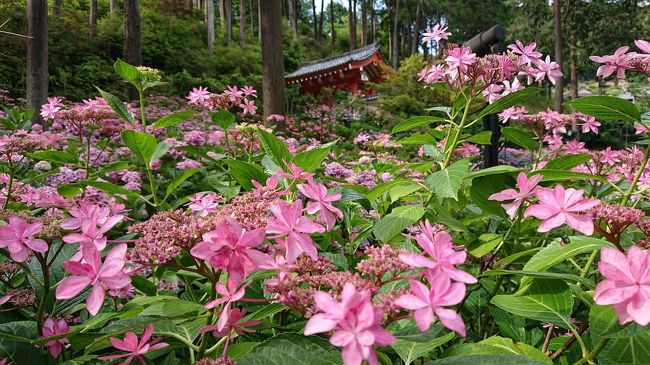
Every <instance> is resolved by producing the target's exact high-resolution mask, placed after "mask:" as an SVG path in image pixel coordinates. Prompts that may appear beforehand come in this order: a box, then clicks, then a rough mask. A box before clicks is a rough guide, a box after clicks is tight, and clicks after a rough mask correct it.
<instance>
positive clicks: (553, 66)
mask: <svg viewBox="0 0 650 365" xmlns="http://www.w3.org/2000/svg"><path fill="white" fill-rule="evenodd" d="M535 64H536V65H537V68H539V72H538V73H537V75H536V76H535V81H537V82H542V81H544V76H546V77H548V80H549V81H550V82H551V84H553V85H555V82H556V81H557V80H558V79H559V78H560V77H562V71H560V65H558V64H557V63H556V62H554V61H551V56H546V59H544V60H538V61H537V62H536V63H535Z"/></svg>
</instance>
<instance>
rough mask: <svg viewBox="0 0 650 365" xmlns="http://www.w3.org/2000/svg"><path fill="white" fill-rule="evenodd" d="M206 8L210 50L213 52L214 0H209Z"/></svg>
mask: <svg viewBox="0 0 650 365" xmlns="http://www.w3.org/2000/svg"><path fill="white" fill-rule="evenodd" d="M205 10H206V12H207V23H208V24H207V25H208V52H210V53H212V51H213V50H214V0H207V3H206V4H205Z"/></svg>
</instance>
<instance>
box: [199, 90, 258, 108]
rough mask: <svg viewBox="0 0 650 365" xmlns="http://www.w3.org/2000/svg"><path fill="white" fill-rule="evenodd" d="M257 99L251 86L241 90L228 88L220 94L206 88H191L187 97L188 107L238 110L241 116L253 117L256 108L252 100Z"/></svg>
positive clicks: (255, 91)
mask: <svg viewBox="0 0 650 365" xmlns="http://www.w3.org/2000/svg"><path fill="white" fill-rule="evenodd" d="M250 98H252V99H254V98H257V90H255V89H254V88H253V87H251V86H244V87H242V88H241V89H240V88H238V87H237V86H228V87H227V88H226V90H224V91H223V92H222V93H220V94H217V93H212V92H210V91H208V89H207V88H204V87H198V88H193V89H192V91H190V93H189V95H188V96H187V100H189V104H190V105H197V106H201V107H205V108H208V109H209V110H214V109H217V110H218V109H232V108H234V107H237V108H240V109H241V111H242V114H243V115H247V114H249V115H255V114H256V113H257V107H256V106H255V102H254V101H253V100H252V99H250Z"/></svg>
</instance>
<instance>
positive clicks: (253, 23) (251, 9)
mask: <svg viewBox="0 0 650 365" xmlns="http://www.w3.org/2000/svg"><path fill="white" fill-rule="evenodd" d="M248 8H249V9H250V11H251V15H249V16H248V18H250V20H251V26H250V29H251V38H253V37H255V9H256V7H255V6H253V0H250V2H249V3H248Z"/></svg>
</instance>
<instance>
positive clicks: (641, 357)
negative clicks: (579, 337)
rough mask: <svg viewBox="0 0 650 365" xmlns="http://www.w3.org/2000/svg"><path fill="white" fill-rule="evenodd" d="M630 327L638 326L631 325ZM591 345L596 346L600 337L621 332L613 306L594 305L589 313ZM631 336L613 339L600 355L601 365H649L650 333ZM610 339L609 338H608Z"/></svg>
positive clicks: (640, 332) (644, 332)
mask: <svg viewBox="0 0 650 365" xmlns="http://www.w3.org/2000/svg"><path fill="white" fill-rule="evenodd" d="M629 326H636V325H635V324H631V325H629ZM589 329H590V337H591V344H592V346H595V345H596V343H597V342H598V340H599V338H600V336H603V335H605V336H607V334H609V333H616V332H618V331H621V330H622V329H623V327H622V326H621V325H619V323H618V318H617V317H616V313H615V312H614V309H613V308H612V306H611V305H608V306H600V305H593V306H592V307H591V311H590V313H589ZM630 334H631V336H627V337H612V338H610V339H609V341H607V344H606V345H605V347H604V348H603V349H602V350H601V351H600V352H599V353H598V363H599V364H639V365H641V364H644V365H645V364H647V363H648V359H650V331H648V330H647V327H646V328H645V331H639V333H635V332H634V331H632V332H630ZM608 337H609V336H608Z"/></svg>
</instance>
